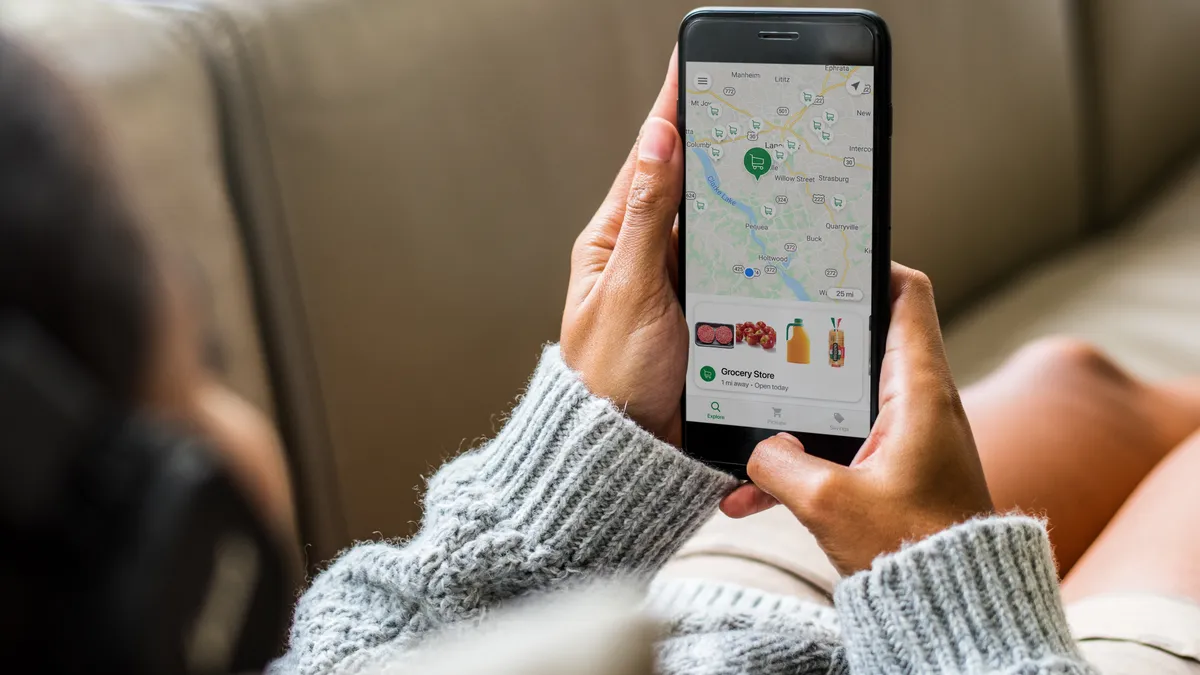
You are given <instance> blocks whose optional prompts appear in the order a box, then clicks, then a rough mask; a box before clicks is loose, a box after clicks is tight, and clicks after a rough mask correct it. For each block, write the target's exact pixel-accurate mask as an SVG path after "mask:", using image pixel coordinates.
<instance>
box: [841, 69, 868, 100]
mask: <svg viewBox="0 0 1200 675" xmlns="http://www.w3.org/2000/svg"><path fill="white" fill-rule="evenodd" d="M866 88H867V87H866V86H863V78H862V76H861V75H858V74H857V73H856V74H854V75H851V76H850V77H848V78H846V93H847V94H850V95H851V96H859V95H861V94H862V93H863V91H865V90H866Z"/></svg>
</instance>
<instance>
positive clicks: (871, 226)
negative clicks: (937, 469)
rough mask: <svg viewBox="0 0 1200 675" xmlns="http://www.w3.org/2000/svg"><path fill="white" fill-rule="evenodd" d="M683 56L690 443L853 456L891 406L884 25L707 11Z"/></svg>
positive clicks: (785, 13) (853, 14)
mask: <svg viewBox="0 0 1200 675" xmlns="http://www.w3.org/2000/svg"><path fill="white" fill-rule="evenodd" d="M679 60H680V64H679V106H678V125H679V131H680V135H681V136H682V138H683V139H684V143H685V146H686V147H685V151H684V155H685V163H684V173H685V175H684V185H685V187H684V196H683V200H682V203H681V204H680V209H679V256H680V260H681V261H682V264H681V265H680V271H679V276H680V279H679V292H680V301H681V304H682V306H683V308H684V315H685V317H686V319H687V323H688V330H689V332H690V335H689V354H688V373H687V384H686V386H685V388H684V394H683V411H684V414H683V420H684V422H683V425H684V429H683V444H684V450H685V451H686V452H688V453H689V454H691V455H692V456H694V457H696V458H698V459H700V460H702V461H704V462H705V463H707V464H709V465H711V466H714V467H717V468H720V469H724V470H726V471H729V472H730V473H733V474H735V475H737V476H740V477H743V478H745V477H746V463H747V461H748V460H749V458H750V454H751V452H752V451H753V450H754V446H755V445H757V444H758V442H759V441H761V440H763V439H765V438H767V437H769V436H772V435H774V434H777V433H779V432H781V431H786V432H788V433H791V434H793V435H795V436H796V437H797V438H799V439H800V440H801V441H802V442H803V443H804V447H805V449H806V451H807V452H808V453H810V454H812V455H816V456H818V457H823V458H826V459H829V460H831V461H834V462H838V463H840V464H849V463H850V462H851V461H852V460H853V458H854V456H855V455H856V454H857V452H858V450H859V448H860V447H861V446H862V444H863V441H864V440H865V439H866V437H867V434H868V433H869V432H870V429H871V425H872V424H873V423H874V421H875V416H876V414H877V413H878V409H879V395H878V390H879V368H880V362H881V361H882V359H883V351H884V343H885V339H886V331H887V325H888V317H889V308H890V293H889V289H888V286H889V283H888V278H889V265H890V262H889V261H890V260H891V255H890V250H889V249H890V245H889V244H890V230H891V225H890V222H889V202H890V194H889V188H890V185H891V168H890V159H891V157H890V154H891V153H890V146H891V120H892V115H891V42H890V39H889V37H888V30H887V26H886V25H885V24H884V22H883V20H882V19H880V18H879V17H878V16H877V15H875V14H873V13H871V12H867V11H857V10H824V9H814V10H786V9H698V10H696V11H694V12H691V13H690V14H688V15H687V16H686V17H685V18H684V19H683V23H682V24H681V25H680V28H679Z"/></svg>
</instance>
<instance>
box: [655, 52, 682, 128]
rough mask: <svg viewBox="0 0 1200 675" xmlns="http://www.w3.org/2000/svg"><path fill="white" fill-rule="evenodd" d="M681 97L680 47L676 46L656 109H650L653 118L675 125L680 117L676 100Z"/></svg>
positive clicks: (659, 93)
mask: <svg viewBox="0 0 1200 675" xmlns="http://www.w3.org/2000/svg"><path fill="white" fill-rule="evenodd" d="M678 97H679V45H678V44H676V45H675V49H674V50H673V51H672V52H671V60H670V61H669V62H667V78H666V79H665V80H663V84H662V87H661V88H660V89H659V90H658V98H657V99H655V101H654V107H653V108H651V109H650V116H651V117H661V118H662V119H664V120H666V121H668V122H670V123H671V124H675V118H676V117H677V116H678V114H677V113H678V104H677V102H676V99H677V98H678Z"/></svg>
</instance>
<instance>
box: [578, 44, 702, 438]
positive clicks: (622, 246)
mask: <svg viewBox="0 0 1200 675" xmlns="http://www.w3.org/2000/svg"><path fill="white" fill-rule="evenodd" d="M676 72H677V71H676V58H675V55H674V54H672V55H671V63H670V65H669V67H668V69H667V79H666V82H664V83H663V87H662V90H661V91H660V92H659V94H658V100H657V101H655V103H654V107H653V108H652V109H651V110H650V116H649V117H648V118H647V119H646V122H645V124H643V125H642V131H641V134H640V135H639V136H638V140H637V142H636V143H635V144H634V147H633V150H632V151H631V152H630V153H629V158H628V159H626V160H625V165H624V166H622V167H621V171H620V172H619V173H618V174H617V178H616V180H615V181H614V182H613V186H612V189H610V190H609V192H608V197H607V198H606V199H605V200H604V203H603V204H601V205H600V209H599V210H598V211H597V212H596V215H595V216H593V217H592V221H591V222H590V223H588V225H587V227H585V228H584V230H583V232H582V233H581V234H580V235H579V237H578V239H576V241H575V248H574V250H573V251H572V254H571V282H570V286H569V288H568V290H567V306H566V310H565V311H564V312H563V322H562V337H561V344H562V356H563V360H564V361H565V362H566V363H567V365H568V366H570V367H572V368H574V369H575V370H577V371H579V372H580V373H581V374H582V376H583V381H584V383H585V384H586V385H587V386H588V389H590V390H591V392H592V393H594V394H596V395H597V396H603V397H605V398H607V399H610V400H611V401H613V403H615V404H616V405H617V406H618V407H620V408H622V409H624V410H625V413H626V414H627V415H629V417H630V418H632V419H633V420H634V421H636V422H637V423H638V424H640V425H642V427H644V428H645V429H647V430H649V431H650V432H652V433H654V434H655V435H657V436H658V437H659V438H662V439H664V440H666V441H669V442H672V443H674V444H676V445H678V444H679V442H680V439H681V432H682V430H681V417H680V409H679V403H680V397H681V396H682V395H683V384H684V377H685V373H686V371H687V323H686V321H684V318H683V311H682V310H681V309H680V306H679V300H678V297H677V295H676V290H675V286H676V283H677V279H678V272H677V270H678V254H677V241H678V230H677V229H676V228H675V227H674V225H675V217H676V215H677V214H678V210H679V199H680V197H681V195H682V190H683V185H682V184H683V143H682V142H681V141H680V138H679V133H678V131H677V130H676V129H675V123H674V121H673V120H674V119H675V97H676V91H677V82H676Z"/></svg>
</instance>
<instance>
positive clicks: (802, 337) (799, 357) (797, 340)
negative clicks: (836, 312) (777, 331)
mask: <svg viewBox="0 0 1200 675" xmlns="http://www.w3.org/2000/svg"><path fill="white" fill-rule="evenodd" d="M784 338H785V339H786V340H787V360H788V363H808V362H809V359H810V358H811V357H810V354H811V352H812V349H811V347H810V345H809V343H808V333H805V332H804V319H795V320H793V321H792V322H791V323H789V324H788V325H787V329H786V330H785V331H784Z"/></svg>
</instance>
